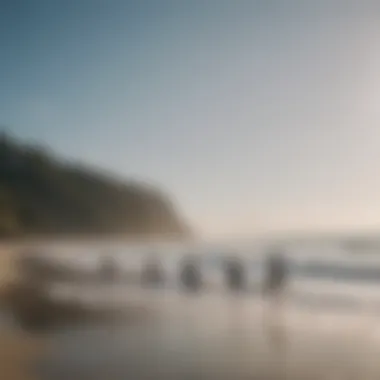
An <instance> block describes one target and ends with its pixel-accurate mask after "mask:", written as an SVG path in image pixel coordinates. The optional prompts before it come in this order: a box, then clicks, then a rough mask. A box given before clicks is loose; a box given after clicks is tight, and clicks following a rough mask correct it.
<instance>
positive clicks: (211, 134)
mask: <svg viewBox="0 0 380 380" xmlns="http://www.w3.org/2000/svg"><path fill="white" fill-rule="evenodd" d="M0 124H2V125H3V126H4V127H6V128H8V129H9V130H11V131H13V133H14V134H16V135H18V136H20V137H22V138H25V139H29V138H33V139H34V140H38V141H43V142H45V143H46V144H48V145H49V146H51V147H52V148H53V149H55V150H57V151H58V152H59V153H60V154H62V155H64V156H67V157H75V158H78V159H80V160H83V161H87V162H89V163H94V164H96V165H100V166H102V167H103V168H106V169H110V170H112V171H115V172H116V173H120V174H122V175H125V176H127V177H128V176H138V177H139V178H142V179H146V180H149V181H152V182H153V183H155V184H157V185H159V186H161V187H162V188H163V189H164V190H167V191H168V192H169V193H170V194H172V195H173V197H175V198H176V201H177V202H178V204H179V206H180V209H181V211H183V212H184V214H185V215H186V216H187V217H188V218H189V219H190V221H191V222H192V223H193V224H194V225H195V226H197V227H199V228H200V229H201V230H202V231H203V232H204V233H205V234H206V235H217V234H229V235H230V234H237V233H239V234H240V233H242V234H250V233H256V232H262V231H267V230H292V229H297V230H299V229H305V230H311V229H330V228H334V229H336V228H339V229H341V228H361V227H363V228H364V227H376V226H380V1H365V0H357V1H355V2H353V1H350V0H342V1H338V0H337V1H334V0H330V1H323V0H319V1H314V0H299V1H292V0H289V1H286V0H282V1H281V0H278V1H271V0H261V1H254V0H251V1H249V0H247V1H245V0H188V1H187V0H172V1H167V0H150V1H145V0H135V1H126V0H125V1H113V0H107V1H105V0H62V1H55V0H46V1H39V0H33V1H28V0H25V1H21V0H14V1H13V0H0Z"/></svg>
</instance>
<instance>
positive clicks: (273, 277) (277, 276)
mask: <svg viewBox="0 0 380 380" xmlns="http://www.w3.org/2000/svg"><path fill="white" fill-rule="evenodd" d="M288 275H289V273H288V265H287V261H286V259H285V257H284V255H283V254H281V253H280V252H278V251H274V252H272V253H270V254H269V256H268V258H267V262H266V279H265V284H264V295H265V296H267V297H269V299H271V300H272V301H273V302H274V304H275V305H276V306H280V303H281V301H282V300H283V296H284V291H285V288H286V285H287V280H288Z"/></svg>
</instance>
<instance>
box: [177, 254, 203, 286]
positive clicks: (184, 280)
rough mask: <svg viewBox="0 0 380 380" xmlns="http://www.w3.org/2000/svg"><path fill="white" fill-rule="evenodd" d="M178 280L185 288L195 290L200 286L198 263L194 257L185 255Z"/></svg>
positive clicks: (200, 277)
mask: <svg viewBox="0 0 380 380" xmlns="http://www.w3.org/2000/svg"><path fill="white" fill-rule="evenodd" d="M180 282H181V284H182V285H183V286H184V287H185V288H186V289H187V290H192V291H196V290H199V289H200V287H201V286H202V276H201V269H200V263H199V262H198V260H197V259H196V258H195V257H187V258H186V259H185V260H184V262H183V264H182V268H181V271H180Z"/></svg>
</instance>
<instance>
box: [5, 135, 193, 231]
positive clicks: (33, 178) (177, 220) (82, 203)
mask: <svg viewBox="0 0 380 380" xmlns="http://www.w3.org/2000/svg"><path fill="white" fill-rule="evenodd" d="M114 233H115V234H122V235H124V234H125V235H126V236H141V235H143V236H151V235H163V234H167V235H170V236H173V237H176V238H178V237H185V236H188V234H189V229H188V226H187V225H186V223H185V222H184V220H183V219H182V218H181V217H180V216H179V215H178V214H177V212H176V210H175V207H174V206H173V204H172V203H171V201H170V200H169V199H168V198H167V197H166V196H165V195H164V194H162V193H161V192H160V191H159V190H157V189H153V188H151V187H149V186H146V185H144V184H139V183H133V182H124V181H121V180H120V179H116V178H113V177H110V176H109V175H106V174H103V173H101V172H99V171H98V170H95V169H91V168H89V167H83V166H79V165H75V164H71V163H70V164H69V163H68V162H64V161H62V160H58V159H57V158H55V156H54V155H52V154H50V153H47V151H46V150H44V149H41V148H39V147H34V146H29V145H23V144H20V143H18V142H17V141H15V140H14V139H12V138H10V137H9V136H7V135H4V134H3V135H1V136H0V237H2V238H5V237H27V236H33V235H38V236H40V235H53V236H54V235H72V234H83V235H92V234H114Z"/></svg>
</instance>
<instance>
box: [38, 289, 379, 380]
mask: <svg viewBox="0 0 380 380" xmlns="http://www.w3.org/2000/svg"><path fill="white" fill-rule="evenodd" d="M138 292H139V294H138V295H137V294H136V295H135V297H138V296H139V297H141V298H144V297H145V299H146V300H149V303H151V302H153V303H154V305H155V311H156V314H155V317H154V318H152V319H149V320H147V321H146V322H144V323H141V324H139V325H132V326H131V325H130V326H125V327H124V328H123V329H120V328H119V327H117V328H115V329H114V330H113V331H112V330H111V331H108V332H107V331H106V330H104V331H103V330H101V329H92V330H91V329H89V328H88V329H81V330H76V332H74V331H73V330H70V331H64V332H63V331H61V332H59V331H58V332H56V333H55V334H54V341H55V348H54V350H53V351H52V353H51V354H52V355H51V356H50V357H47V358H46V361H45V363H44V365H45V369H46V368H49V371H50V377H47V379H49V380H50V379H55V378H57V377H52V374H54V373H60V374H61V370H63V369H64V371H65V373H67V376H68V377H67V379H73V380H75V379H76V377H75V376H74V375H75V373H81V376H83V377H81V379H82V378H84V376H85V374H89V373H97V374H103V376H110V373H111V372H112V374H113V375H112V376H116V374H118V375H117V376H116V378H120V379H122V378H126V377H125V376H127V377H128V378H138V379H143V380H144V379H152V378H155V379H159V378H162V379H165V380H167V379H183V378H192V379H208V380H213V379H218V380H220V379H231V378H234V379H248V378H249V379H279V380H280V379H281V380H282V379H305V378H307V379H312V378H313V379H327V378H345V379H346V378H348V377H347V376H350V377H349V378H350V379H358V380H359V379H365V378H368V375H369V371H371V372H372V373H374V374H375V373H377V374H379V368H378V364H377V361H376V358H377V354H378V353H379V346H378V343H377V342H376V340H375V339H372V345H370V344H369V340H367V339H366V338H365V337H364V335H363V330H364V328H363V326H364V325H363V324H359V322H358V321H359V320H358V318H354V317H352V316H351V317H350V316H344V315H326V314H324V315H322V316H318V315H317V314H315V313H311V312H310V313H306V312H305V313H300V312H299V311H297V310H295V309H294V308H292V307H291V306H290V305H285V306H284V308H283V310H282V313H278V314H272V309H271V308H270V307H268V306H269V305H267V304H266V303H265V302H264V301H262V300H260V299H259V298H255V297H247V296H246V295H243V294H242V295H237V296H236V295H232V294H230V296H225V295H224V296H223V295H222V294H219V295H218V294H215V293H212V294H211V293H207V292H204V293H201V294H193V293H186V294H185V295H183V294H179V293H178V292H175V291H172V292H171V291H169V290H168V291H165V292H161V291H160V292H158V291H154V290H151V291H141V290H140V291H138ZM362 322H363V323H365V320H364V319H362ZM368 323H369V321H367V324H366V326H367V328H368V330H369V331H370V332H372V334H369V335H371V337H372V338H374V337H375V334H374V332H375V331H374V329H375V328H376V326H375V325H374V328H372V327H369V326H370V325H369V324H368ZM359 328H361V329H362V330H360V329H359ZM367 336H368V335H367ZM375 371H376V372H375ZM74 372H75V373H74ZM69 375H70V376H69ZM123 376H124V377H123ZM341 376H343V377H341ZM90 378H91V377H90ZM107 378H109V377H107ZM113 378H115V377H113Z"/></svg>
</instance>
